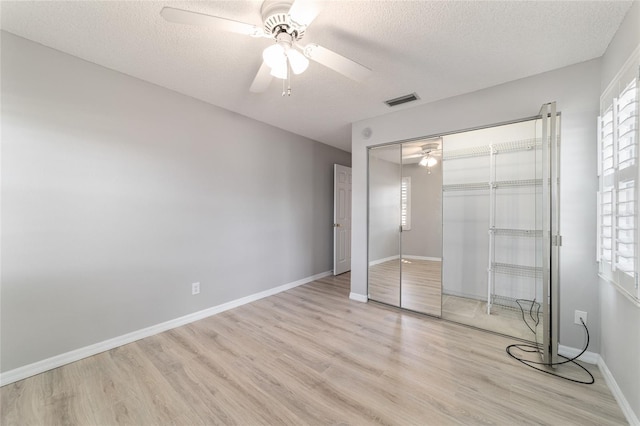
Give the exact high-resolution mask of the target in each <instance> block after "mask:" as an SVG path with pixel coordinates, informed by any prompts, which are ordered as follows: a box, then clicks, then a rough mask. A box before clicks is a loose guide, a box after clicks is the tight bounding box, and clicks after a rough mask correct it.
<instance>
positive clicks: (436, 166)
mask: <svg viewBox="0 0 640 426" xmlns="http://www.w3.org/2000/svg"><path fill="white" fill-rule="evenodd" d="M441 158H442V142H441V140H440V139H431V140H420V141H414V142H407V143H402V144H395V145H387V146H382V147H375V148H371V149H370V150H369V298H370V299H371V300H374V301H378V302H382V303H386V304H389V305H393V306H398V307H402V308H404V309H408V310H412V311H416V312H421V313H426V314H429V315H435V316H440V314H441V293H442V165H441V164H442V162H441Z"/></svg>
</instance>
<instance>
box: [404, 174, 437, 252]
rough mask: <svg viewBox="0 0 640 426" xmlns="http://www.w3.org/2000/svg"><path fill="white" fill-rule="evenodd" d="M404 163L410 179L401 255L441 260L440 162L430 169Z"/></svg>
mask: <svg viewBox="0 0 640 426" xmlns="http://www.w3.org/2000/svg"><path fill="white" fill-rule="evenodd" d="M430 171H431V173H428V170H427V168H426V167H422V166H419V165H418V164H405V165H404V166H403V168H402V175H403V176H408V177H410V178H411V230H409V231H404V232H403V233H402V254H403V256H416V257H419V258H422V257H426V258H432V259H441V258H442V162H441V161H438V163H437V164H436V165H435V166H433V167H431V170H430Z"/></svg>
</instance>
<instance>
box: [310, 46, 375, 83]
mask: <svg viewBox="0 0 640 426" xmlns="http://www.w3.org/2000/svg"><path fill="white" fill-rule="evenodd" d="M304 55H305V56H306V57H307V58H309V59H312V60H314V61H316V62H318V63H319V64H322V65H324V66H325V67H328V68H331V69H332V70H334V71H336V72H339V73H340V74H342V75H345V76H347V77H349V78H350V79H352V80H355V81H358V82H362V81H364V80H365V79H366V78H367V77H369V76H370V75H371V72H372V71H371V70H370V69H369V68H367V67H365V66H363V65H360V64H359V63H357V62H354V61H352V60H351V59H349V58H345V57H344V56H342V55H339V54H337V53H336V52H334V51H332V50H329V49H327V48H324V47H322V46H318V45H317V44H307V45H306V46H305V47H304Z"/></svg>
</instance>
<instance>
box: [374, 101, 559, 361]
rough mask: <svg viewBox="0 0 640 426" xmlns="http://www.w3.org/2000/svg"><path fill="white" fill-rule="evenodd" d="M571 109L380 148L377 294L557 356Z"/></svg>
mask: <svg viewBox="0 0 640 426" xmlns="http://www.w3.org/2000/svg"><path fill="white" fill-rule="evenodd" d="M559 128H560V127H559V115H558V114H557V113H556V111H555V104H553V103H551V104H545V105H544V106H543V107H542V109H541V111H540V114H539V116H537V117H533V118H531V119H525V120H521V121H518V122H513V123H508V124H504V125H498V126H491V127H486V128H481V129H475V130H471V131H464V132H457V133H452V134H446V135H440V136H438V137H437V138H425V139H418V140H412V141H402V142H399V143H394V144H388V145H383V146H377V147H372V148H370V149H369V194H368V195H369V198H368V201H369V269H368V285H369V299H370V300H373V301H377V302H382V303H386V304H389V305H393V306H397V307H400V308H404V309H408V310H412V311H417V312H421V313H427V314H430V315H434V316H438V317H442V318H445V319H448V320H451V321H456V322H460V323H464V324H467V325H471V326H474V327H478V328H483V329H487V330H491V331H494V332H498V333H501V334H506V335H511V336H514V337H518V338H522V339H526V340H530V341H535V342H538V343H539V344H540V345H541V347H544V348H545V350H544V357H545V360H549V361H552V360H554V359H555V357H556V355H557V336H558V333H557V328H558V325H557V318H558V313H557V306H558V283H559V282H558V247H559V246H560V244H561V238H560V234H559V216H558V207H559V196H558V194H559V192H558V184H559V179H558V177H559V168H558V164H559V152H560V151H559Z"/></svg>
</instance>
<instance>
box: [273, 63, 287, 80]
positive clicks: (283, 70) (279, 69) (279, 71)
mask: <svg viewBox="0 0 640 426" xmlns="http://www.w3.org/2000/svg"><path fill="white" fill-rule="evenodd" d="M270 74H271V75H272V76H274V77H275V78H279V79H281V80H286V79H287V60H286V58H285V60H284V61H282V62H280V63H278V64H277V65H276V66H275V67H272V68H271V73H270Z"/></svg>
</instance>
